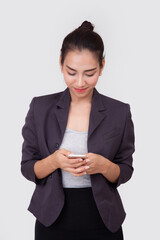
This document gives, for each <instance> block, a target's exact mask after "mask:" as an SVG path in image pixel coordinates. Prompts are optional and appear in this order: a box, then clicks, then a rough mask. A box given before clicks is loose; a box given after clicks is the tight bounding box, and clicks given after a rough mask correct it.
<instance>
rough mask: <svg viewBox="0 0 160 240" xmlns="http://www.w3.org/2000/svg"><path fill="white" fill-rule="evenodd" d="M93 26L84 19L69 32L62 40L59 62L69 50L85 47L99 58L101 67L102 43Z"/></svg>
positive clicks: (62, 61)
mask: <svg viewBox="0 0 160 240" xmlns="http://www.w3.org/2000/svg"><path fill="white" fill-rule="evenodd" d="M93 29H94V26H93V24H92V23H90V22H88V21H84V22H83V23H82V24H81V26H79V27H78V28H76V29H75V30H74V31H72V32H71V33H69V34H68V35H67V36H66V37H65V38H64V40H63V43H62V48H61V64H62V65H63V63H64V59H65V57H66V55H67V53H68V52H69V51H74V50H77V49H78V50H79V51H81V50H83V49H87V50H89V51H91V52H92V53H94V54H95V56H96V57H97V59H98V60H99V65H100V67H102V60H103V58H104V56H103V51H104V44H103V40H102V38H101V37H100V35H99V34H98V33H96V32H94V31H93Z"/></svg>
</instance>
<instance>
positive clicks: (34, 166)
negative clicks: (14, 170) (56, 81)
mask: <svg viewBox="0 0 160 240" xmlns="http://www.w3.org/2000/svg"><path fill="white" fill-rule="evenodd" d="M93 29H94V27H93V25H92V24H91V23H90V22H88V21H84V22H83V23H82V25H81V26H80V27H78V28H77V29H75V30H74V31H72V32H71V33H69V34H68V35H67V36H66V37H65V39H64V41H63V44H62V48H61V54H60V67H61V72H62V74H63V76H64V80H65V83H66V85H67V87H66V89H65V90H64V91H61V92H56V93H53V94H48V95H44V96H38V97H34V98H33V99H32V101H31V103H30V108H29V111H28V113H27V116H26V119H25V124H24V126H23V128H22V135H23V138H24V141H23V145H22V160H21V172H22V174H23V176H24V177H25V178H27V179H28V180H30V181H32V182H34V183H35V191H34V193H33V195H32V198H31V201H30V204H29V207H28V210H29V211H30V212H31V213H32V214H33V215H34V216H35V217H36V220H35V240H51V239H52V240H53V239H60V240H64V239H70V240H72V239H74V240H75V239H79V240H83V239H85V240H89V239H92V240H94V239H96V240H97V239H98V240H111V239H112V240H122V239H123V230H122V223H123V221H124V219H125V216H126V213H125V210H124V207H123V204H122V201H121V198H120V196H119V193H118V189H117V188H118V187H119V186H120V185H121V184H122V183H125V182H127V181H128V180H129V179H130V178H131V176H132V173H133V166H132V162H133V157H132V154H133V153H134V151H135V146H134V141H135V137H134V125H133V121H132V117H131V111H130V105H129V104H128V103H124V102H122V101H119V100H117V99H113V98H110V97H108V96H105V95H103V94H101V93H99V92H98V90H97V89H96V87H95V86H96V84H97V82H98V79H99V76H101V75H102V71H103V69H104V65H105V58H104V56H103V51H104V45H103V41H102V38H101V37H100V36H99V34H98V33H96V32H94V31H93ZM69 153H74V154H85V155H86V158H85V159H81V158H74V159H69V158H68V157H67V155H68V154H69Z"/></svg>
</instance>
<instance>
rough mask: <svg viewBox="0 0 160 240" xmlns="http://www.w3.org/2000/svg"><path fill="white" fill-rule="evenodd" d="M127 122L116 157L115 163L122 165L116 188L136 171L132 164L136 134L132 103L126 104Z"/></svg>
mask: <svg viewBox="0 0 160 240" xmlns="http://www.w3.org/2000/svg"><path fill="white" fill-rule="evenodd" d="M126 106H127V111H126V123H125V128H124V132H123V137H122V141H121V144H120V147H119V149H118V152H117V154H116V156H115V157H114V160H113V161H114V163H116V164H117V165H118V166H119V167H120V176H119V178H118V181H117V183H115V184H113V185H114V187H115V188H117V187H119V186H120V185H121V184H122V183H125V182H127V181H128V180H129V179H130V178H131V176H132V174H133V171H134V168H133V166H132V163H133V156H132V154H133V153H134V151H135V134H134V124H133V121H132V115H131V111H130V105H129V104H126Z"/></svg>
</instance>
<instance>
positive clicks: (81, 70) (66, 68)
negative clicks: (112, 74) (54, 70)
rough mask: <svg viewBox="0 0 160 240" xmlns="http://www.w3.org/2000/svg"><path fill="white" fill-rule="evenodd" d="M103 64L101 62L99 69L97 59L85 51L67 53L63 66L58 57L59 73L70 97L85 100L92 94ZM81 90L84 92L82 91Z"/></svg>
mask: <svg viewBox="0 0 160 240" xmlns="http://www.w3.org/2000/svg"><path fill="white" fill-rule="evenodd" d="M104 63H105V61H104V60H103V67H102V68H100V66H99V61H98V59H97V58H96V57H95V55H94V54H93V53H92V52H91V51H89V50H86V49H85V50H82V51H79V50H74V51H69V52H68V54H67V55H66V57H65V60H64V63H63V66H62V65H61V57H60V67H61V72H62V73H63V76H64V80H65V82H66V84H67V86H68V88H69V90H70V93H71V95H72V97H75V98H77V97H78V98H85V97H87V96H88V95H91V94H92V93H93V88H94V87H95V85H96V83H97V81H98V78H99V76H100V75H101V74H102V70H103V68H104ZM82 89H86V90H84V91H82ZM78 90H79V91H78ZM80 90H81V91H80Z"/></svg>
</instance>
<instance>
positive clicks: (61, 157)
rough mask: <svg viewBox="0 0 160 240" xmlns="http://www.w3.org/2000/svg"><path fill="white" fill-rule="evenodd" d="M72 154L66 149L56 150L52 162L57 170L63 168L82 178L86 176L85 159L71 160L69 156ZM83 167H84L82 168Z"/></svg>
mask: <svg viewBox="0 0 160 240" xmlns="http://www.w3.org/2000/svg"><path fill="white" fill-rule="evenodd" d="M70 153H72V152H71V151H68V150H66V149H65V148H61V149H59V150H56V151H55V152H54V153H53V154H52V160H53V161H54V164H55V165H56V167H57V168H61V169H63V170H65V171H67V172H70V173H72V174H73V175H74V174H76V175H77V174H78V175H77V176H82V175H84V174H85V170H86V169H85V166H84V164H85V163H86V160H85V159H81V158H73V159H70V158H68V157H67V155H68V154H70ZM81 166H82V167H81Z"/></svg>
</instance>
